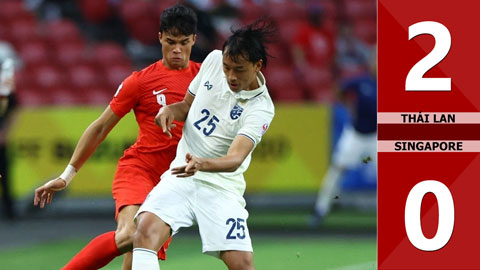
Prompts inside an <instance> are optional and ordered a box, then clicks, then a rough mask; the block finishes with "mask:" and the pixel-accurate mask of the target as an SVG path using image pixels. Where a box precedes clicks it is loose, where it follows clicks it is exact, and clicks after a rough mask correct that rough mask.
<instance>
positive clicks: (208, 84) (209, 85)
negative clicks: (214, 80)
mask: <svg viewBox="0 0 480 270" xmlns="http://www.w3.org/2000/svg"><path fill="white" fill-rule="evenodd" d="M203 86H205V87H207V90H210V89H212V87H213V85H212V84H210V81H206V82H205V84H204V85H203Z"/></svg>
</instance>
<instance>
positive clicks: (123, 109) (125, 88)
mask: <svg viewBox="0 0 480 270" xmlns="http://www.w3.org/2000/svg"><path fill="white" fill-rule="evenodd" d="M139 96H140V91H139V83H138V78H137V76H136V72H134V73H132V75H130V76H128V77H127V78H126V79H125V80H124V81H123V82H122V83H121V84H120V85H119V86H118V89H117V92H115V95H114V96H113V99H112V101H110V108H111V109H112V111H113V112H114V113H115V114H116V115H117V116H118V117H120V118H121V117H123V116H124V115H125V114H127V113H128V112H130V110H131V109H132V108H133V107H134V106H135V104H137V102H138V98H139Z"/></svg>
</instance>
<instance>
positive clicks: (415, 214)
mask: <svg viewBox="0 0 480 270" xmlns="http://www.w3.org/2000/svg"><path fill="white" fill-rule="evenodd" d="M421 34H430V35H432V36H433V37H434V38H435V46H434V48H433V50H432V51H431V52H430V53H429V54H428V55H427V56H425V57H424V58H423V59H422V60H420V61H419V62H418V63H416V64H415V65H414V66H413V67H412V68H411V69H410V72H409V73H408V75H407V78H406V81H405V90H406V91H451V90H452V85H451V78H423V75H424V74H425V73H426V72H427V71H428V70H430V69H431V68H432V67H434V66H435V65H436V64H438V63H439V62H440V61H442V60H443V59H444V58H445V56H447V54H448V52H449V51H450V47H451V44H452V39H451V36H450V32H449V31H448V29H447V28H446V27H445V26H444V25H443V24H440V23H438V22H432V21H423V22H418V23H416V24H413V25H411V26H410V27H409V28H408V39H409V40H411V39H412V38H414V37H416V36H418V35H421ZM427 193H433V194H434V195H435V197H436V198H437V202H438V229H437V233H436V234H435V236H434V237H433V238H431V239H428V238H426V237H425V235H424V234H423V232H422V225H421V219H420V211H421V205H422V200H423V197H424V196H425V195H426V194H427ZM454 222H455V207H454V204H453V197H452V194H451V193H450V190H449V189H448V187H447V186H445V185H444V184H443V183H441V182H439V181H436V180H425V181H422V182H420V183H418V184H416V185H415V186H414V187H413V188H412V189H411V190H410V193H409V194H408V197H407V202H406V204H405V229H406V231H407V236H408V239H409V240H410V242H411V243H412V245H413V246H415V247H416V248H418V249H420V250H423V251H435V250H439V249H441V248H442V247H444V246H445V245H446V244H447V243H448V241H449V240H450V237H451V236H452V233H453V226H454Z"/></svg>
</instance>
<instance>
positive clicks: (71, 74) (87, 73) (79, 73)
mask: <svg viewBox="0 0 480 270" xmlns="http://www.w3.org/2000/svg"><path fill="white" fill-rule="evenodd" d="M67 72H68V79H69V83H70V85H71V87H72V88H87V87H94V86H96V85H98V84H99V83H100V78H101V77H100V75H99V74H98V71H97V69H96V68H93V67H92V66H90V65H82V64H80V65H72V66H70V67H69V69H68V71H67Z"/></svg>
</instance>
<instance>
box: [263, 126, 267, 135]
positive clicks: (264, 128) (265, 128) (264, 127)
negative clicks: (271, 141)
mask: <svg viewBox="0 0 480 270" xmlns="http://www.w3.org/2000/svg"><path fill="white" fill-rule="evenodd" d="M267 129H268V124H267V123H265V124H263V126H262V135H263V134H265V132H267Z"/></svg>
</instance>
